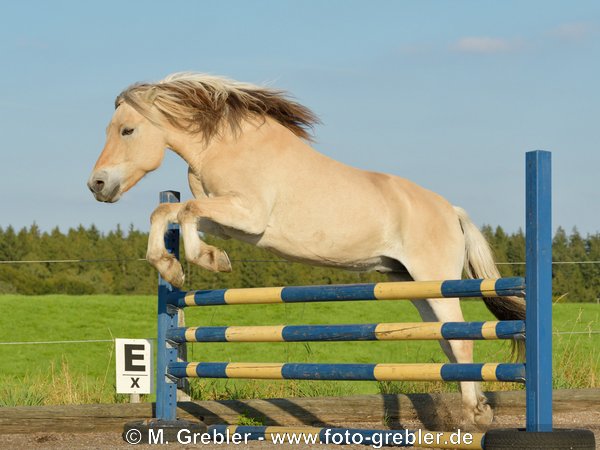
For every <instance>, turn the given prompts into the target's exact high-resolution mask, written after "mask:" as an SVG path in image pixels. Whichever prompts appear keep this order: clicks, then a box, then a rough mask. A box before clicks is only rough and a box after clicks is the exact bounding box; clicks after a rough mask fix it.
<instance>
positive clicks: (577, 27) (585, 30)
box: [552, 22, 593, 41]
mask: <svg viewBox="0 0 600 450" xmlns="http://www.w3.org/2000/svg"><path fill="white" fill-rule="evenodd" d="M592 31H593V27H592V26H591V25H590V24H589V23H585V22H571V23H563V24H561V25H559V26H558V27H556V28H555V29H554V30H552V34H553V35H554V36H556V37H558V38H560V39H564V40H566V41H580V40H582V39H584V38H585V37H587V36H589V35H590V33H591V32H592Z"/></svg>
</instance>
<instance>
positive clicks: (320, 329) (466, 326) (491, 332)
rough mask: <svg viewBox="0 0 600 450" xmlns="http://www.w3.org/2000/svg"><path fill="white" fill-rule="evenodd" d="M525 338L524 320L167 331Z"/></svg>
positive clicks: (173, 334) (186, 334)
mask: <svg viewBox="0 0 600 450" xmlns="http://www.w3.org/2000/svg"><path fill="white" fill-rule="evenodd" d="M524 337H525V322H524V321H522V320H507V321H502V322H414V323H372V324H355V325H272V326H229V327H190V328H172V329H169V330H167V339H169V340H171V341H173V342H177V343H184V342H320V341H408V340H436V341H437V340H440V339H445V340H483V339H514V338H521V339H523V338H524Z"/></svg>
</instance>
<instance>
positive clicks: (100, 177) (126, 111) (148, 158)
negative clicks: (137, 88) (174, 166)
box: [87, 99, 167, 203]
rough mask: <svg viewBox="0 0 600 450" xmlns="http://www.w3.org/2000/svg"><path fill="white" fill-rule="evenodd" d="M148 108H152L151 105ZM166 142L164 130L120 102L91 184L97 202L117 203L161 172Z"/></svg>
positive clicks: (108, 130) (107, 131)
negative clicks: (145, 178)
mask: <svg viewBox="0 0 600 450" xmlns="http://www.w3.org/2000/svg"><path fill="white" fill-rule="evenodd" d="M140 101H145V100H143V99H140ZM136 106H137V103H136ZM148 106H149V107H150V108H151V103H149V104H148ZM165 139H166V138H165V133H164V130H163V129H162V127H160V126H159V125H158V124H157V123H155V122H154V121H150V120H148V118H147V117H146V116H145V115H142V114H140V112H138V111H137V109H136V108H134V107H133V106H132V105H131V104H129V103H128V102H126V101H123V100H119V99H117V107H116V109H115V113H114V114H113V117H112V119H111V121H110V124H109V125H108V127H107V129H106V144H105V145H104V149H103V150H102V153H101V154H100V157H99V158H98V161H97V162H96V165H95V166H94V169H93V171H92V174H91V176H90V178H89V180H88V183H87V184H88V187H89V188H90V190H91V191H92V193H93V194H94V197H96V200H98V201H100V202H110V203H112V202H116V201H117V200H119V198H121V195H122V194H124V193H125V192H127V191H128V190H129V189H131V188H132V187H133V186H134V185H135V184H136V183H137V182H138V181H140V180H141V179H142V177H143V176H144V175H146V174H147V173H148V172H151V171H153V170H155V169H157V168H158V167H159V166H160V164H161V162H162V159H163V157H164V153H165V148H166V147H167V143H166V140H165Z"/></svg>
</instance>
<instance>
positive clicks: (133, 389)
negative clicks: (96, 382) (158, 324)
mask: <svg viewBox="0 0 600 450" xmlns="http://www.w3.org/2000/svg"><path fill="white" fill-rule="evenodd" d="M115 356H116V361H117V394H150V393H151V392H152V373H153V372H152V370H153V367H152V341H151V340H149V339H115Z"/></svg>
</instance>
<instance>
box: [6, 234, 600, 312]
mask: <svg viewBox="0 0 600 450" xmlns="http://www.w3.org/2000/svg"><path fill="white" fill-rule="evenodd" d="M482 231H483V233H484V235H485V236H486V238H487V239H488V240H489V242H490V244H491V246H492V248H493V250H494V253H495V255H496V259H497V261H498V262H509V263H510V262H522V261H525V236H524V234H523V232H522V231H520V230H519V231H518V232H516V233H513V234H507V233H505V232H504V230H503V229H502V228H501V227H496V228H495V229H493V228H492V227H490V226H484V227H483V229H482ZM147 239H148V234H147V233H145V232H141V231H138V230H135V229H134V228H133V227H130V228H129V230H128V231H127V232H123V230H122V229H121V228H120V227H117V229H116V230H114V231H111V232H109V233H101V232H100V231H99V230H98V229H97V228H96V227H94V226H93V225H92V226H91V227H89V228H84V227H83V226H79V227H78V228H71V229H69V230H68V231H67V232H66V233H63V232H61V231H60V230H59V229H58V228H55V229H53V230H52V231H51V232H49V233H47V232H41V231H40V229H39V228H38V227H37V225H35V224H34V225H32V226H31V227H29V228H23V229H21V230H19V231H18V232H17V231H15V230H14V229H13V228H12V227H11V226H8V227H7V228H5V229H3V228H0V260H5V261H9V260H18V261H21V260H66V259H75V260H87V261H88V262H76V263H54V264H52V263H39V264H19V265H12V264H2V265H0V294H3V293H4V294H9V293H20V294H29V295H37V294H51V293H64V294H153V293H155V292H156V279H157V274H156V271H155V270H154V269H153V268H152V267H151V266H150V265H149V264H148V263H146V262H145V261H138V260H139V259H142V258H144V256H145V254H146V244H147ZM207 241H208V242H209V243H212V244H214V245H217V246H219V247H221V248H223V249H224V250H226V251H227V253H228V254H229V256H230V258H231V259H232V262H233V266H234V270H233V272H232V273H228V274H214V273H211V272H208V271H206V270H203V269H200V268H198V267H196V266H192V265H189V264H188V263H187V262H185V261H184V262H183V267H184V271H185V274H186V280H187V286H190V287H193V288H200V287H202V288H205V289H211V288H219V287H224V286H230V287H253V286H276V285H301V284H334V283H357V282H372V281H382V280H385V277H384V276H382V275H380V274H377V273H368V274H366V273H356V272H346V271H342V270H336V269H326V268H321V267H310V266H306V265H303V264H295V263H288V262H285V261H283V260H281V259H280V258H277V257H275V256H273V255H272V254H270V253H268V252H267V251H265V250H261V249H259V248H257V247H254V246H251V245H248V244H244V243H242V242H239V241H235V240H233V239H231V240H227V241H222V240H218V239H214V238H211V237H209V238H207ZM184 251H185V249H183V246H182V252H184ZM553 254H554V260H555V261H599V260H600V233H596V234H593V235H588V236H586V237H583V236H581V235H580V234H579V232H578V231H577V230H576V229H574V230H573V231H572V233H571V234H570V235H567V233H566V232H565V231H564V230H563V229H562V228H559V229H558V230H557V232H556V235H555V237H554V247H553ZM247 261H261V262H247ZM264 261H268V262H264ZM499 268H500V272H501V273H502V275H503V276H523V275H524V270H525V266H523V265H510V264H506V265H500V266H499ZM553 278H554V296H555V298H561V301H568V302H592V301H596V299H597V298H598V297H600V264H566V265H555V266H554V267H553Z"/></svg>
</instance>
